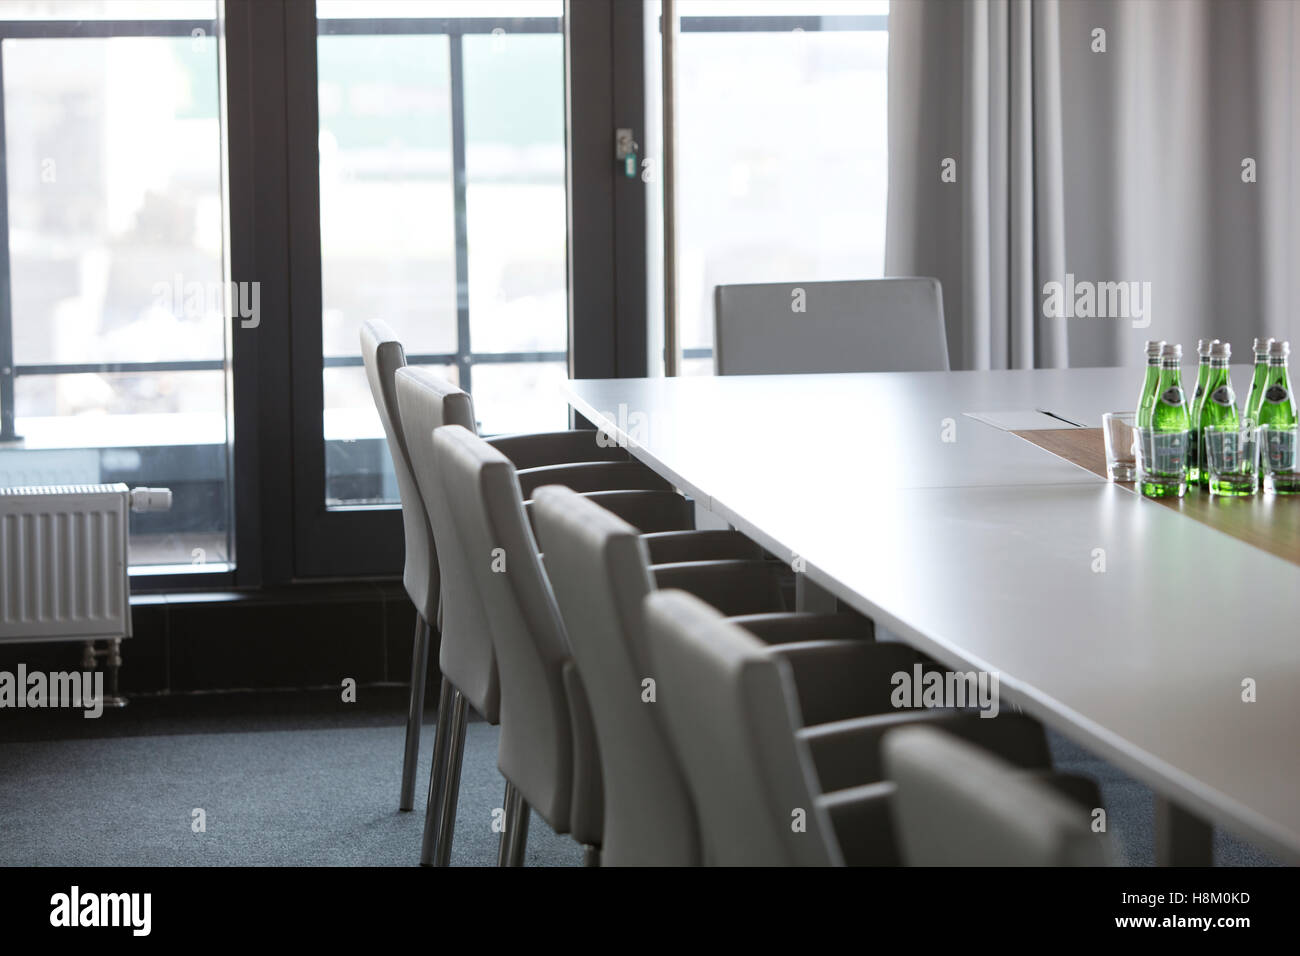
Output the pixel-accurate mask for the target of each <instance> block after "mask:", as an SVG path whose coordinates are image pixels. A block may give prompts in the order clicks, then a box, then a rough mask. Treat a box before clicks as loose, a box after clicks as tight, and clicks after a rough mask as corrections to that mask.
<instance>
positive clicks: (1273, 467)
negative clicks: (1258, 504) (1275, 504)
mask: <svg viewBox="0 0 1300 956" xmlns="http://www.w3.org/2000/svg"><path fill="white" fill-rule="evenodd" d="M1298 430H1300V426H1296V425H1261V426H1260V427H1259V458H1260V468H1261V470H1262V471H1263V472H1264V490H1265V491H1267V492H1271V493H1272V494H1275V495H1300V456H1297V454H1296V445H1297V443H1296V439H1297V431H1298Z"/></svg>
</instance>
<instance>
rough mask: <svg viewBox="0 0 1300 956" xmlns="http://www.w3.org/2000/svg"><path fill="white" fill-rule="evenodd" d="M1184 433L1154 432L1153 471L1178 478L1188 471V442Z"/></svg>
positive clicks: (1152, 438)
mask: <svg viewBox="0 0 1300 956" xmlns="http://www.w3.org/2000/svg"><path fill="white" fill-rule="evenodd" d="M1186 437H1187V436H1186V434H1185V433H1183V432H1172V433H1171V432H1152V434H1151V465H1152V469H1151V470H1152V471H1155V472H1157V473H1159V474H1161V475H1170V476H1176V475H1181V474H1182V473H1183V472H1185V471H1186V470H1187V442H1186V441H1185V439H1186Z"/></svg>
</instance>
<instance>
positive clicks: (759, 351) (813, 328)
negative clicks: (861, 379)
mask: <svg viewBox="0 0 1300 956" xmlns="http://www.w3.org/2000/svg"><path fill="white" fill-rule="evenodd" d="M713 328H714V339H713V367H714V369H715V371H716V372H717V373H718V374H719V375H775V374H785V373H814V372H926V371H947V370H948V340H947V336H946V334H945V332H944V322H943V291H942V288H941V287H940V285H939V280H937V279H930V278H924V277H916V278H903V279H869V280H861V281H854V282H779V283H759V284H754V285H720V286H718V287H717V288H716V289H715V290H714V299H713Z"/></svg>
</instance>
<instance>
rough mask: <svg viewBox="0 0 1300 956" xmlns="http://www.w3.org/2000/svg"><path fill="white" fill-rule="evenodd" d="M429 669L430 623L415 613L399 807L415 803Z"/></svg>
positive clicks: (402, 808) (400, 808) (410, 806)
mask: <svg viewBox="0 0 1300 956" xmlns="http://www.w3.org/2000/svg"><path fill="white" fill-rule="evenodd" d="M428 668H429V625H428V622H426V621H425V620H424V618H423V616H421V615H420V614H418V613H417V614H416V615H415V646H414V647H413V648H412V650H411V703H410V709H409V710H408V711H407V714H406V754H405V755H404V756H403V757H402V794H401V798H400V799H399V800H398V802H397V808H398V809H399V810H410V809H411V808H412V807H414V806H415V769H416V765H417V764H418V763H419V762H420V722H421V721H422V720H424V676H425V674H426V672H427V671H428Z"/></svg>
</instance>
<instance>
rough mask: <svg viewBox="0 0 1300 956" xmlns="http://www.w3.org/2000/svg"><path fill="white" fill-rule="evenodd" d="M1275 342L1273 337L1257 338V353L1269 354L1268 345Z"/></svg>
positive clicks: (1261, 354)
mask: <svg viewBox="0 0 1300 956" xmlns="http://www.w3.org/2000/svg"><path fill="white" fill-rule="evenodd" d="M1272 344H1273V340H1272V339H1256V340H1255V354H1256V355H1260V356H1264V355H1267V354H1268V347H1269V346H1270V345H1272Z"/></svg>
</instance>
